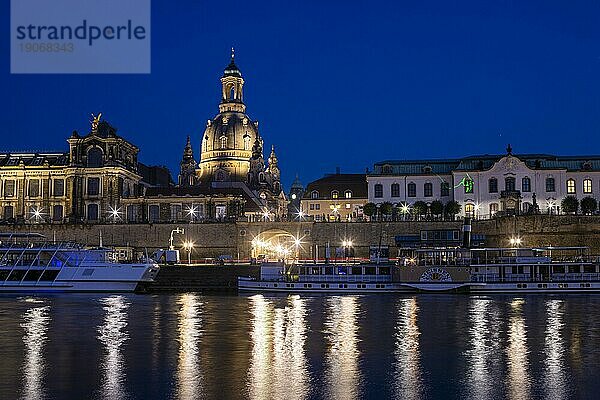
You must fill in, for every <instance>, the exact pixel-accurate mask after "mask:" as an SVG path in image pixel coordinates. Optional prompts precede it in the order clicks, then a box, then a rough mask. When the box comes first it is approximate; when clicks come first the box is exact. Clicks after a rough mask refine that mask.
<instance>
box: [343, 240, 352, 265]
mask: <svg viewBox="0 0 600 400" xmlns="http://www.w3.org/2000/svg"><path fill="white" fill-rule="evenodd" d="M342 247H343V248H344V258H345V259H346V261H348V258H350V249H351V248H352V240H348V239H345V240H343V241H342Z"/></svg>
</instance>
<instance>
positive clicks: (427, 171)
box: [423, 165, 433, 174]
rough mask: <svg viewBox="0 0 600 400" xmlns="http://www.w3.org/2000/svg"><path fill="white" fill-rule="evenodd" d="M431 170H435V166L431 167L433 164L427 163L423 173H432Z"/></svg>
mask: <svg viewBox="0 0 600 400" xmlns="http://www.w3.org/2000/svg"><path fill="white" fill-rule="evenodd" d="M431 171H433V168H431V165H426V166H424V167H423V173H425V174H430V173H431Z"/></svg>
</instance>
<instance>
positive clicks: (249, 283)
mask: <svg viewBox="0 0 600 400" xmlns="http://www.w3.org/2000/svg"><path fill="white" fill-rule="evenodd" d="M470 232H471V229H470V221H468V220H467V221H465V227H464V228H463V244H462V246H445V247H429V248H400V249H399V252H398V259H397V261H396V262H395V263H390V262H388V261H387V260H384V262H376V263H374V262H373V260H371V262H370V263H367V264H354V263H342V264H335V263H334V264H329V263H326V264H318V263H314V264H292V265H286V264H284V263H265V264H263V265H261V270H260V277H258V278H256V279H253V278H243V277H240V278H239V280H238V288H239V290H240V291H253V292H257V291H258V292H260V291H269V292H327V293H372V292H375V293H382V292H400V293H401V292H405V293H411V292H433V293H436V292H437V293H439V292H463V293H474V294H478V293H482V294H484V293H594V292H596V293H600V259H599V258H598V257H594V256H591V255H590V254H589V248H587V247H539V248H522V247H519V246H515V247H509V248H488V247H484V248H471V246H470V244H471V236H470Z"/></svg>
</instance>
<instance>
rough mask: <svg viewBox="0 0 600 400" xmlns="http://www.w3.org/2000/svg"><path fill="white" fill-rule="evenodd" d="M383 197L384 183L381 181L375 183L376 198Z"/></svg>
mask: <svg viewBox="0 0 600 400" xmlns="http://www.w3.org/2000/svg"><path fill="white" fill-rule="evenodd" d="M382 197H383V185H382V184H381V183H377V184H376V185H375V198H377V199H380V198H382Z"/></svg>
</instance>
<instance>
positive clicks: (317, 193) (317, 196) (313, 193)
mask: <svg viewBox="0 0 600 400" xmlns="http://www.w3.org/2000/svg"><path fill="white" fill-rule="evenodd" d="M310 198H311V199H318V198H319V192H317V191H316V190H313V191H312V192H310Z"/></svg>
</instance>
